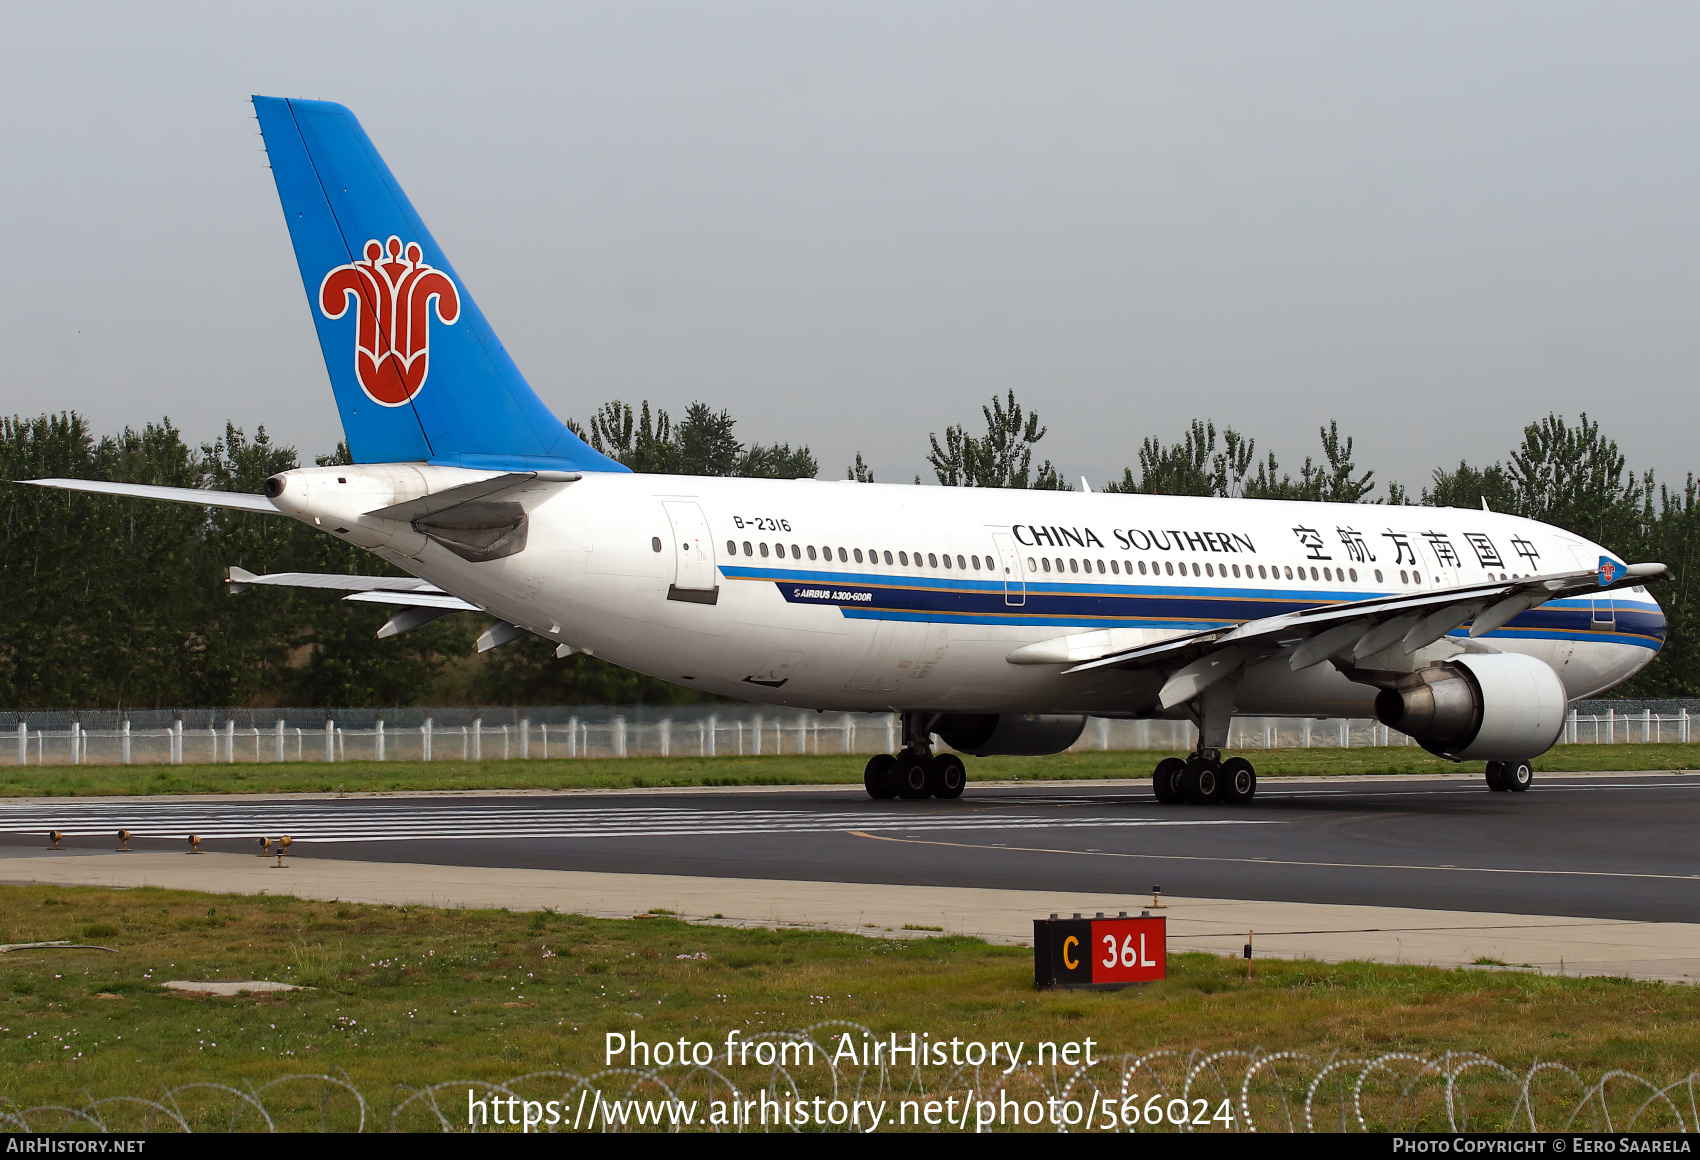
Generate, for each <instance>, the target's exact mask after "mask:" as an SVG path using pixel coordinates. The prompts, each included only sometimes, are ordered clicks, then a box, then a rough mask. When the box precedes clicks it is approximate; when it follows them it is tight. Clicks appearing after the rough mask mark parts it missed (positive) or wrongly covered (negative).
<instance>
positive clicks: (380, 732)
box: [372, 717, 384, 761]
mask: <svg viewBox="0 0 1700 1160" xmlns="http://www.w3.org/2000/svg"><path fill="white" fill-rule="evenodd" d="M372 752H373V753H374V754H376V755H377V760H379V761H382V760H383V759H384V719H383V718H382V717H380V718H378V728H377V731H376V732H374V733H373V734H372Z"/></svg>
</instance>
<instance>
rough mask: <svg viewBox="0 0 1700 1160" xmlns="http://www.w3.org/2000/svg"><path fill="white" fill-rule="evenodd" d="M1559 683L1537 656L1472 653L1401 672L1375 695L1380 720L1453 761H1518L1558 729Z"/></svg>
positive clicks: (1549, 741) (1546, 745)
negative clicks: (1408, 672) (1404, 673)
mask: <svg viewBox="0 0 1700 1160" xmlns="http://www.w3.org/2000/svg"><path fill="white" fill-rule="evenodd" d="M1566 704H1567V702H1566V698H1565V695H1564V685H1563V683H1562V682H1561V681H1560V680H1559V679H1558V674H1557V673H1555V672H1553V671H1552V667H1551V666H1550V665H1548V664H1546V663H1545V662H1544V661H1540V660H1536V659H1535V658H1534V657H1529V656H1523V655H1521V654H1518V653H1479V654H1469V655H1465V656H1461V657H1457V658H1456V659H1454V660H1450V661H1444V662H1441V663H1439V664H1433V665H1428V666H1427V667H1425V668H1422V669H1418V670H1417V671H1416V672H1414V673H1410V674H1407V675H1404V676H1401V677H1400V678H1398V679H1397V681H1396V682H1395V683H1394V684H1393V685H1392V687H1390V688H1384V689H1382V691H1381V692H1380V693H1379V694H1378V695H1377V696H1376V698H1375V715H1376V717H1377V718H1378V719H1379V720H1380V721H1381V723H1382V724H1383V725H1386V726H1388V727H1389V728H1391V729H1397V730H1399V731H1400V732H1401V733H1406V734H1409V735H1410V736H1411V737H1412V738H1413V739H1414V740H1415V741H1416V743H1417V744H1418V745H1421V746H1422V747H1423V748H1424V749H1426V750H1428V751H1429V752H1430V753H1433V754H1435V755H1437V756H1439V757H1447V758H1451V759H1452V760H1454V761H1481V760H1487V761H1526V760H1528V759H1529V758H1531V757H1535V756H1537V755H1539V754H1541V753H1545V752H1546V751H1547V750H1548V749H1550V748H1551V747H1552V745H1553V743H1554V742H1555V741H1557V740H1558V736H1559V733H1560V732H1561V731H1562V730H1563V728H1564V710H1565V707H1566Z"/></svg>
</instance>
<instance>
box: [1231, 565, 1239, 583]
mask: <svg viewBox="0 0 1700 1160" xmlns="http://www.w3.org/2000/svg"><path fill="white" fill-rule="evenodd" d="M1233 568H1234V579H1235V580H1238V579H1239V578H1240V566H1239V565H1238V564H1235V565H1234V566H1233Z"/></svg>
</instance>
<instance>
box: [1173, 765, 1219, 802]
mask: <svg viewBox="0 0 1700 1160" xmlns="http://www.w3.org/2000/svg"><path fill="white" fill-rule="evenodd" d="M1179 783H1180V790H1181V794H1182V796H1184V797H1185V798H1186V800H1187V801H1188V802H1189V803H1190V804H1192V805H1195V806H1212V805H1215V804H1216V803H1217V802H1219V801H1221V800H1222V767H1221V766H1219V765H1217V764H1216V763H1215V762H1211V761H1197V760H1194V761H1189V762H1187V763H1186V768H1185V769H1184V770H1182V771H1181V776H1180V778H1179Z"/></svg>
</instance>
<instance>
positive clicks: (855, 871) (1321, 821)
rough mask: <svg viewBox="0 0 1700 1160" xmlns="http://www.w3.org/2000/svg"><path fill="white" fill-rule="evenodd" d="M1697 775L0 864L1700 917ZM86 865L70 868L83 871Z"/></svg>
mask: <svg viewBox="0 0 1700 1160" xmlns="http://www.w3.org/2000/svg"><path fill="white" fill-rule="evenodd" d="M1697 791H1700V775H1684V774H1636V775H1616V774H1614V775H1598V774H1595V775H1589V774H1578V775H1546V776H1544V777H1542V779H1541V780H1540V781H1539V782H1538V783H1537V785H1536V787H1535V788H1534V789H1533V790H1531V791H1530V792H1529V793H1527V794H1498V793H1489V792H1487V790H1486V789H1485V788H1484V786H1483V784H1482V780H1481V778H1480V776H1479V775H1477V776H1469V777H1462V776H1460V777H1446V778H1409V777H1407V778H1386V779H1371V778H1352V779H1349V780H1348V779H1344V778H1332V779H1307V780H1302V781H1301V780H1281V781H1273V780H1272V781H1268V782H1265V783H1264V785H1263V786H1262V787H1261V788H1260V790H1259V793H1258V797H1257V800H1256V801H1255V802H1253V803H1252V804H1250V805H1248V806H1243V807H1223V806H1218V807H1186V806H1163V805H1159V804H1158V803H1157V802H1156V801H1155V800H1154V799H1153V798H1152V796H1151V793H1150V790H1149V788H1148V785H1145V784H1140V783H1104V782H1080V783H1071V784H1048V785H1045V786H1042V787H1033V786H1008V785H1002V786H984V785H979V784H971V785H970V787H969V791H968V794H967V795H966V796H964V797H963V798H961V799H959V800H957V801H954V802H937V801H925V802H905V801H892V802H873V801H870V800H869V799H868V798H867V797H866V796H865V795H864V794H863V793H862V792H861V790H860V789H859V788H856V789H852V788H850V787H843V788H839V787H824V788H822V787H790V788H783V789H743V788H737V789H719V790H647V791H622V792H609V793H595V792H573V793H559V794H545V793H535V794H533V793H525V794H518V793H515V794H467V795H437V796H432V795H386V796H378V795H370V796H359V797H349V798H344V799H338V798H334V797H324V796H311V797H308V796H301V797H277V798H252V797H218V798H210V797H209V798H193V799H159V798H130V799H110V798H109V799H81V800H79V799H69V798H67V799H47V800H42V799H34V800H30V801H21V802H15V803H0V858H5V857H8V856H10V857H18V856H23V855H30V856H34V855H37V854H39V852H40V850H41V847H42V846H43V845H45V839H44V835H45V834H46V832H47V831H48V830H49V829H58V830H60V831H62V832H63V833H64V834H65V835H67V839H66V842H65V845H66V847H67V848H68V849H69V850H71V851H79V850H81V851H88V852H91V853H92V852H95V851H100V852H107V851H110V850H112V848H113V846H114V845H115V840H114V836H113V835H114V834H115V832H116V831H117V830H118V829H120V828H123V829H128V830H130V831H132V833H133V834H134V835H135V837H134V838H133V839H132V842H131V845H132V846H133V847H135V848H137V849H139V850H182V849H185V848H186V838H187V835H189V834H190V833H194V834H198V835H200V836H201V837H202V838H203V849H207V850H220V851H228V852H233V853H234V852H241V853H251V852H252V851H253V850H254V849H255V848H256V846H257V842H256V839H257V838H258V837H259V836H261V835H265V836H268V837H271V838H276V837H279V836H281V835H283V834H289V835H290V836H291V838H293V839H294V850H295V857H296V858H298V859H302V860H305V859H312V858H323V859H327V860H330V859H334V860H339V861H345V862H367V863H372V862H381V863H408V864H427V865H436V866H445V867H494V868H507V869H516V870H549V871H578V872H597V873H604V874H609V873H612V874H628V875H632V874H636V875H642V874H648V875H672V876H685V877H695V878H714V879H746V880H748V879H755V880H775V881H783V882H815V883H858V884H864V885H865V886H867V887H868V888H869V896H870V898H872V897H877V887H878V886H880V885H891V886H905V887H949V888H977V889H998V890H1025V891H1048V892H1052V893H1063V894H1066V893H1070V892H1073V893H1077V894H1081V895H1086V894H1091V895H1093V896H1095V897H1105V896H1110V897H1122V898H1126V899H1128V901H1129V902H1130V903H1135V904H1136V903H1137V902H1138V900H1139V899H1140V898H1141V897H1144V898H1147V899H1148V898H1149V895H1150V889H1151V886H1152V885H1153V884H1157V885H1161V886H1162V888H1163V891H1164V893H1165V894H1166V895H1168V896H1171V897H1178V898H1196V899H1239V900H1262V901H1267V902H1290V903H1311V904H1332V905H1349V906H1370V907H1401V908H1420V909H1429V910H1437V911H1454V912H1459V911H1461V912H1482V913H1488V912H1491V913H1496V914H1527V915H1563V916H1577V917H1588V918H1597V919H1616V920H1630V921H1636V922H1676V923H1697V922H1700V850H1697V849H1696V844H1695V842H1694V840H1693V838H1694V834H1695V832H1696V823H1697V822H1700V793H1697ZM72 857H75V854H74V853H73V854H72Z"/></svg>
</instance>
